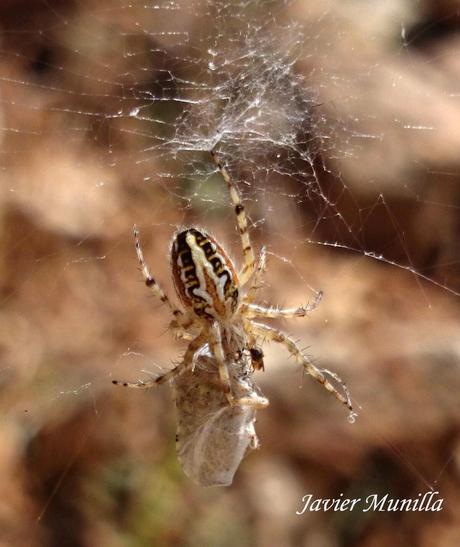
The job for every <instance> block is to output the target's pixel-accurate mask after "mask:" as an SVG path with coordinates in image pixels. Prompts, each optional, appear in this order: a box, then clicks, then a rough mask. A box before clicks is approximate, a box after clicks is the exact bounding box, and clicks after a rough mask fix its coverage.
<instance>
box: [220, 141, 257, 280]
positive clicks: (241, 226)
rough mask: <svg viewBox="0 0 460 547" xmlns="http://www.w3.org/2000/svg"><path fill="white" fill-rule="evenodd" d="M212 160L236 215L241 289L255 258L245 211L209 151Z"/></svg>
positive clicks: (221, 168) (250, 275) (223, 171)
mask: <svg viewBox="0 0 460 547" xmlns="http://www.w3.org/2000/svg"><path fill="white" fill-rule="evenodd" d="M211 156H212V159H213V160H214V163H215V164H216V165H217V168H218V169H219V171H220V172H221V174H222V177H223V179H224V180H225V182H226V183H227V187H228V190H229V193H230V198H231V200H232V203H233V206H234V208H235V214H236V223H237V226H238V231H239V233H240V237H241V244H242V246H243V256H244V266H243V269H242V270H241V271H240V272H239V274H238V280H239V284H240V286H241V287H244V285H246V283H247V282H248V281H249V279H250V278H251V277H252V274H253V273H254V269H255V262H256V260H255V257H254V251H253V249H252V245H251V240H250V239H249V232H248V219H247V217H246V211H245V208H244V204H243V202H242V200H241V194H240V192H239V190H238V188H237V187H236V186H235V184H234V183H233V181H232V179H231V177H230V174H229V172H228V171H227V168H226V167H225V165H224V164H223V163H222V162H221V161H220V158H219V156H218V155H217V152H216V151H215V150H212V151H211Z"/></svg>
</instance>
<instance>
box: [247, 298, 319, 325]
mask: <svg viewBox="0 0 460 547" xmlns="http://www.w3.org/2000/svg"><path fill="white" fill-rule="evenodd" d="M322 297H323V293H322V291H319V292H318V293H317V295H316V298H315V299H314V300H313V302H311V303H308V304H307V305H306V306H299V307H298V308H266V307H265V306H260V305H258V304H248V303H246V302H244V303H243V304H242V305H241V312H242V313H243V314H244V315H245V316H246V317H249V318H253V317H266V318H268V319H277V318H284V319H288V318H293V317H306V316H307V315H308V314H309V313H311V312H312V311H313V310H314V309H315V308H316V307H317V306H318V304H319V303H320V302H321V299H322Z"/></svg>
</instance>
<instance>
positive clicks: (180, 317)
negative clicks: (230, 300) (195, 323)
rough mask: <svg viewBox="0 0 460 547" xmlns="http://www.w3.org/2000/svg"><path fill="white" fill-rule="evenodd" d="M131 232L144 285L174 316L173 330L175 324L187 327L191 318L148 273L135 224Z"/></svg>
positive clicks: (183, 327)
mask: <svg viewBox="0 0 460 547" xmlns="http://www.w3.org/2000/svg"><path fill="white" fill-rule="evenodd" d="M133 233H134V246H135V247H136V254H137V259H138V261H139V265H140V267H141V271H142V275H143V276H144V279H145V284H146V286H147V287H148V288H149V289H150V291H151V292H152V294H153V296H155V297H156V298H159V299H160V300H161V302H163V304H166V305H167V306H168V308H169V309H170V311H171V313H172V314H173V316H174V320H173V321H172V322H171V325H170V326H171V327H172V328H173V330H174V327H175V326H176V325H177V327H180V328H182V329H185V328H187V327H188V326H190V324H191V320H190V319H189V317H187V315H186V314H184V313H183V312H182V311H181V310H179V309H178V308H176V307H175V306H173V304H172V303H171V301H170V300H169V298H168V296H167V295H166V293H165V292H164V291H163V289H162V288H161V287H160V285H158V283H157V282H156V281H155V279H154V278H153V276H152V274H151V273H150V270H149V267H148V266H147V263H146V262H145V259H144V254H143V253H142V247H141V242H140V239H139V230H138V229H137V227H136V226H134V229H133Z"/></svg>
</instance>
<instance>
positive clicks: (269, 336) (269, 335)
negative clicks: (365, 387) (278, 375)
mask: <svg viewBox="0 0 460 547" xmlns="http://www.w3.org/2000/svg"><path fill="white" fill-rule="evenodd" d="M250 329H251V330H252V332H253V333H254V334H255V335H257V336H260V337H261V338H264V339H265V340H272V341H273V342H278V343H279V344H283V345H284V346H285V347H286V349H287V350H288V351H289V353H290V354H291V355H292V356H293V357H294V358H295V360H296V361H297V362H298V363H300V364H301V365H302V366H303V367H304V369H305V370H306V372H307V373H308V374H310V376H313V378H314V379H315V380H316V381H317V382H319V383H320V384H322V385H323V386H324V387H325V389H327V391H329V393H332V395H334V397H335V398H336V399H337V400H339V401H340V402H341V403H342V404H343V405H345V406H346V407H347V408H348V409H349V410H350V412H353V405H352V403H351V398H350V394H349V392H348V388H347V386H346V385H345V383H344V382H342V380H341V379H340V378H339V377H338V376H337V375H336V374H333V373H330V372H329V371H321V370H320V369H319V368H317V367H316V366H315V365H314V364H313V363H312V362H311V361H310V360H309V359H308V358H307V357H306V356H305V355H304V354H303V353H302V351H301V350H300V348H299V347H298V346H297V344H296V343H295V342H294V340H292V338H290V337H289V336H287V335H286V334H284V333H283V332H281V331H279V330H277V329H274V328H272V327H269V326H267V325H263V324H261V323H254V322H252V321H251V322H250ZM324 373H326V375H328V376H331V377H333V378H334V380H336V381H338V382H339V383H340V384H341V386H342V389H343V392H344V394H342V393H339V392H338V391H337V389H336V388H335V387H334V386H333V385H332V384H331V383H330V382H329V380H328V379H327V378H326V375H325V374H324Z"/></svg>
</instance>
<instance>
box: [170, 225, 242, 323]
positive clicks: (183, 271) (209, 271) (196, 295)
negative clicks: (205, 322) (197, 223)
mask: <svg viewBox="0 0 460 547" xmlns="http://www.w3.org/2000/svg"><path fill="white" fill-rule="evenodd" d="M171 266H172V273H173V278H174V284H175V286H176V291H177V294H178V295H179V298H180V299H181V301H182V303H183V304H184V306H186V307H188V308H192V309H193V311H194V312H195V314H196V315H198V316H200V317H203V318H205V319H209V320H216V319H217V320H222V319H225V318H228V317H230V316H231V315H233V313H234V312H235V310H236V308H237V306H238V277H237V275H236V271H235V268H234V266H233V263H232V261H231V260H230V258H229V257H228V255H227V254H226V252H225V251H224V250H223V248H222V247H221V246H220V245H219V244H218V243H217V241H216V240H215V239H214V238H213V237H212V236H210V235H209V234H206V233H205V232H200V231H199V230H197V229H195V228H189V229H187V230H184V231H182V232H180V233H178V234H177V235H176V236H175V238H174V240H173V244H172V248H171Z"/></svg>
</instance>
